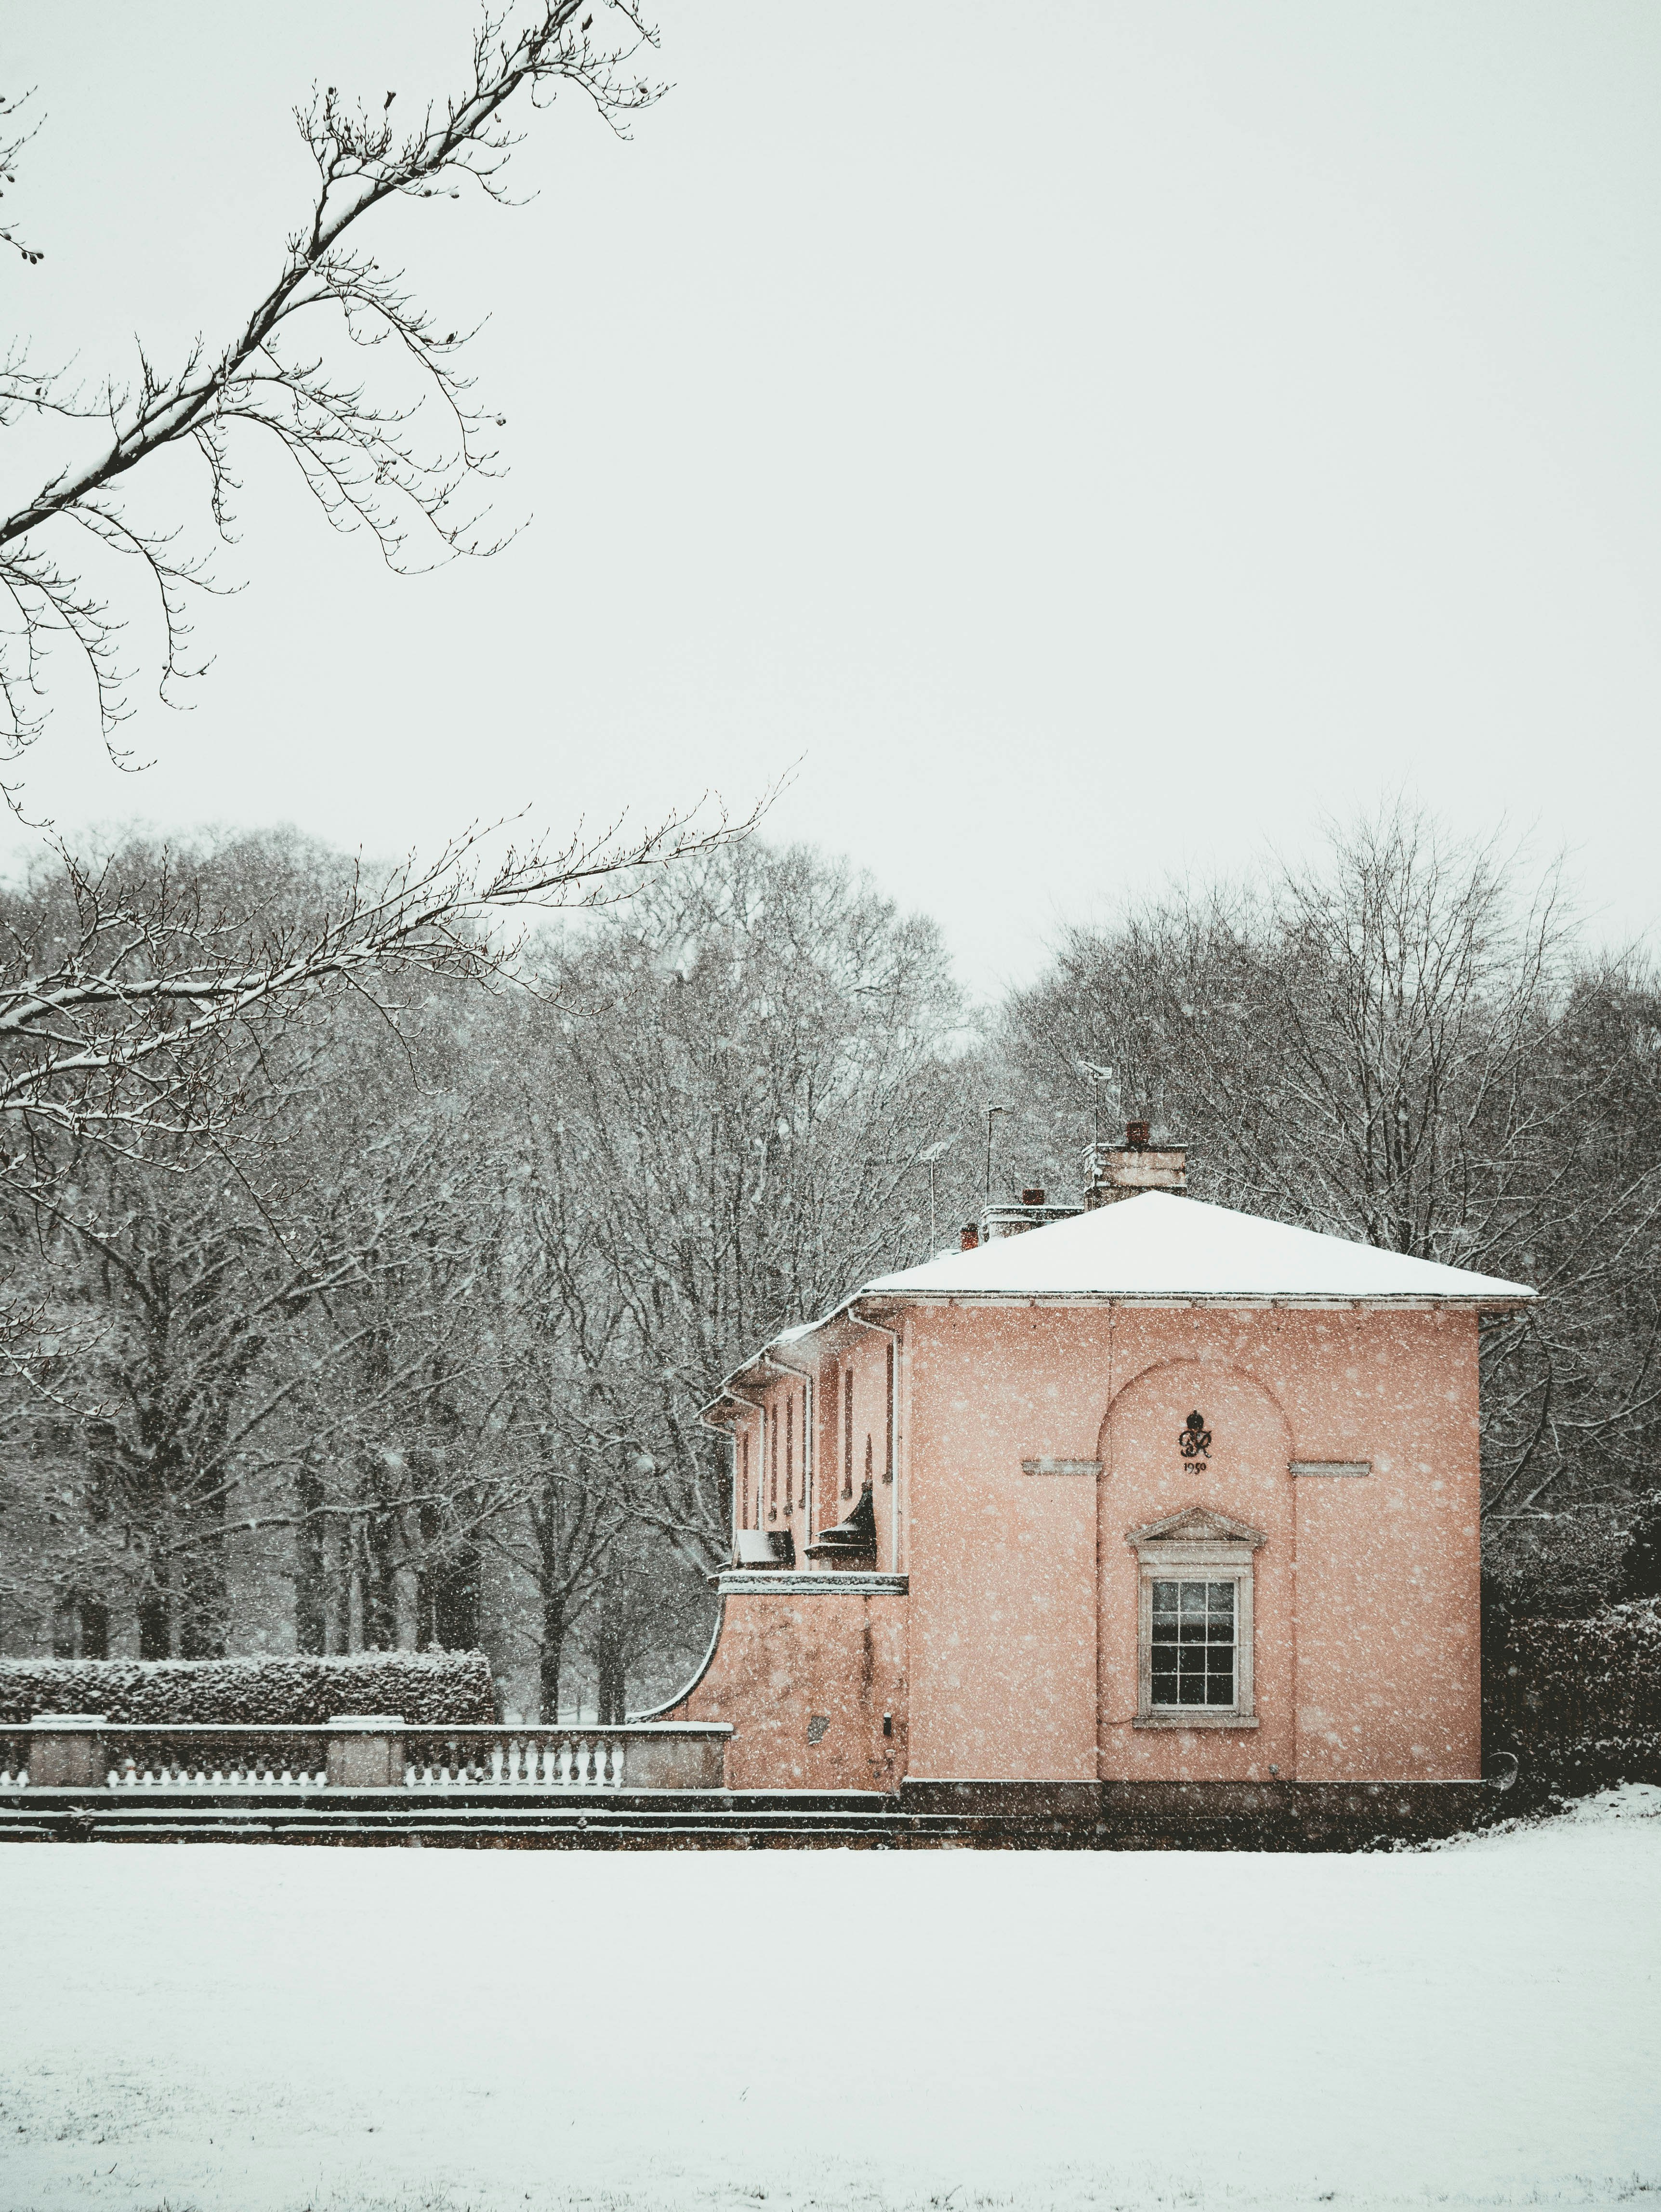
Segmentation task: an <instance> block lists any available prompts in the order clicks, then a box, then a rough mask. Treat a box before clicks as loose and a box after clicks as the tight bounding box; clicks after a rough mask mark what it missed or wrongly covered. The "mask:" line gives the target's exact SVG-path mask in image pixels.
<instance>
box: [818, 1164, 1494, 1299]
mask: <svg viewBox="0 0 1661 2212" xmlns="http://www.w3.org/2000/svg"><path fill="white" fill-rule="evenodd" d="M895 1292H897V1293H900V1294H902V1295H911V1296H916V1295H922V1294H927V1293H928V1292H938V1293H940V1294H943V1295H946V1296H949V1297H977V1296H978V1297H1007V1296H1013V1297H1110V1298H1111V1297H1125V1298H1144V1297H1146V1298H1164V1297H1171V1298H1179V1297H1196V1298H1223V1299H1227V1298H1315V1299H1324V1298H1367V1299H1372V1298H1414V1299H1418V1298H1448V1299H1456V1300H1458V1301H1460V1302H1462V1303H1463V1304H1468V1305H1475V1306H1487V1305H1489V1304H1493V1305H1495V1306H1509V1305H1513V1304H1520V1303H1521V1302H1523V1301H1524V1300H1526V1299H1529V1298H1532V1297H1534V1296H1535V1293H1534V1291H1531V1290H1530V1289H1529V1288H1528V1287H1527V1286H1526V1285H1524V1284H1522V1283H1506V1282H1501V1281H1500V1279H1498V1278H1497V1277H1496V1276H1493V1275H1477V1274H1473V1273H1470V1272H1469V1269H1467V1268H1464V1267H1443V1266H1442V1265H1441V1264H1440V1263H1439V1261H1433V1260H1413V1259H1409V1258H1408V1257H1407V1256H1406V1255H1405V1254H1403V1253H1400V1252H1381V1251H1380V1250H1379V1249H1378V1247H1377V1246H1376V1245H1372V1244H1353V1243H1350V1241H1349V1240H1348V1238H1347V1237H1323V1236H1320V1235H1318V1234H1317V1232H1316V1231H1314V1230H1312V1229H1293V1228H1289V1227H1288V1226H1287V1224H1286V1223H1285V1222H1283V1221H1265V1220H1263V1219H1262V1218H1261V1217H1260V1216H1259V1215H1257V1214H1255V1213H1236V1212H1233V1211H1232V1209H1231V1208H1230V1207H1228V1206H1206V1205H1204V1204H1202V1201H1201V1200H1198V1199H1196V1198H1174V1197H1171V1196H1169V1195H1167V1194H1165V1192H1163V1191H1144V1192H1143V1193H1142V1194H1141V1196H1140V1197H1137V1198H1124V1199H1120V1200H1117V1201H1116V1203H1115V1204H1113V1205H1111V1206H1098V1207H1097V1208H1096V1209H1095V1211H1094V1212H1089V1213H1075V1214H1074V1215H1072V1216H1071V1217H1070V1218H1068V1220H1065V1221H1053V1222H1051V1223H1050V1225H1049V1227H1048V1228H1044V1229H1029V1230H1027V1231H1025V1233H1024V1234H1022V1235H1020V1236H1019V1237H999V1238H997V1239H995V1241H994V1242H993V1243H989V1244H983V1245H981V1246H979V1247H978V1249H976V1250H975V1251H972V1252H948V1253H945V1254H942V1255H940V1257H939V1258H937V1259H934V1260H926V1261H924V1262H923V1264H922V1266H921V1267H907V1268H904V1269H903V1270H902V1272H901V1273H898V1274H897V1275H879V1276H878V1277H877V1278H876V1279H875V1281H873V1282H869V1283H867V1284H866V1285H865V1286H864V1289H863V1290H862V1291H861V1293H860V1295H861V1297H866V1296H873V1295H879V1294H880V1295H889V1294H891V1293H895Z"/></svg>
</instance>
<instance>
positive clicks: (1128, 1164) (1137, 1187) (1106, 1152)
mask: <svg viewBox="0 0 1661 2212" xmlns="http://www.w3.org/2000/svg"><path fill="white" fill-rule="evenodd" d="M1187 1188H1188V1154H1187V1153H1186V1152H1185V1151H1184V1150H1183V1147H1182V1146H1180V1145H1155V1144H1154V1142H1153V1129H1152V1128H1151V1127H1150V1126H1149V1124H1148V1123H1147V1122H1146V1121H1129V1122H1127V1123H1126V1125H1125V1133H1124V1142H1123V1145H1098V1146H1097V1147H1096V1149H1095V1151H1094V1152H1093V1153H1092V1156H1091V1178H1090V1188H1089V1189H1088V1190H1086V1193H1085V1194H1084V1202H1085V1204H1086V1206H1092V1207H1093V1206H1111V1205H1112V1204H1113V1203H1114V1201H1115V1200H1116V1199H1121V1198H1136V1197H1138V1196H1140V1195H1141V1193H1142V1192H1143V1191H1145V1190H1168V1191H1173V1192H1175V1193H1176V1194H1177V1196H1178V1197H1180V1196H1181V1195H1182V1194H1183V1192H1185V1191H1186V1190H1187Z"/></svg>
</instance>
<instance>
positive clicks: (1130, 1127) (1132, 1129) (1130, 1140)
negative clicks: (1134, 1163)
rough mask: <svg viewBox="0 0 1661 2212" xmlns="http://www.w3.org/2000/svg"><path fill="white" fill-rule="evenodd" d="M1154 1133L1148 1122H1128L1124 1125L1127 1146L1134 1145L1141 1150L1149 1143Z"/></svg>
mask: <svg viewBox="0 0 1661 2212" xmlns="http://www.w3.org/2000/svg"><path fill="white" fill-rule="evenodd" d="M1152 1133H1153V1132H1152V1130H1151V1129H1150V1127H1149V1125H1148V1124H1147V1122H1146V1121H1127V1122H1126V1123H1125V1125H1124V1140H1125V1142H1126V1144H1127V1145H1134V1146H1137V1147H1138V1148H1139V1149H1140V1148H1141V1147H1142V1146H1145V1145H1146V1144H1147V1140H1148V1139H1149V1137H1150V1136H1151V1134H1152Z"/></svg>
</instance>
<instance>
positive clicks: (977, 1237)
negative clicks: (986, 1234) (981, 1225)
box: [958, 1221, 981, 1252]
mask: <svg viewBox="0 0 1661 2212" xmlns="http://www.w3.org/2000/svg"><path fill="white" fill-rule="evenodd" d="M980 1241H981V1232H980V1231H979V1230H978V1229H977V1227H976V1226H975V1225H974V1223H973V1222H972V1221H965V1222H964V1225H963V1234H962V1236H961V1237H959V1239H958V1243H959V1244H960V1245H961V1247H962V1249H964V1251H965V1252H972V1251H973V1250H974V1249H975V1248H976V1246H977V1244H978V1243H980Z"/></svg>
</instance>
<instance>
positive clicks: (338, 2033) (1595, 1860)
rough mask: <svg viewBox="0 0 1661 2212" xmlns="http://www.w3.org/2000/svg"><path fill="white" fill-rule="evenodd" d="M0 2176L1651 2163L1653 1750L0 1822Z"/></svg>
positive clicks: (901, 2198)
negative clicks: (1186, 1826) (1315, 1811)
mask: <svg viewBox="0 0 1661 2212" xmlns="http://www.w3.org/2000/svg"><path fill="white" fill-rule="evenodd" d="M0 1884H3V1887H4V1894H5V1898H6V1902H7V1905H8V1908H9V1909H8V1911H7V1912H6V1916H5V1948H4V1954H3V1967H0V1973H3V1982H0V1988H3V2003H0V2085H3V2086H0V2112H3V2119H0V2205H3V2207H4V2208H5V2212H37V2208H38V2209H39V2212H60V2208H62V2209H63V2212H67V2208H70V2207H74V2208H76V2212H82V2208H88V2212H100V2208H105V2207H116V2206H120V2207H125V2208H131V2212H156V2208H161V2207H164V2206H165V2207H167V2208H169V2212H198V2208H200V2212H275V2208H282V2212H291V2208H292V2212H299V2208H301V2207H311V2208H313V2212H349V2208H350V2212H376V2209H377V2208H394V2207H395V2208H398V2212H428V2209H429V2208H430V2212H460V2208H462V2207H471V2208H473V2212H525V2208H527V2207H528V2208H532V2212H544V2208H553V2207H563V2206H565V2205H568V2204H593V2205H594V2206H596V2207H605V2208H630V2212H635V2208H639V2212H645V2208H647V2207H659V2206H663V2207H670V2206H683V2205H687V2206H693V2207H699V2208H706V2207H707V2208H716V2207H719V2208H721V2212H732V2208H737V2207H747V2208H754V2207H756V2206H757V2204H759V2203H761V2202H762V2201H764V2202H765V2204H766V2207H767V2212H785V2208H794V2207H797V2206H806V2205H809V2204H812V2205H815V2206H820V2207H827V2206H843V2205H846V2206H855V2205H858V2206H861V2207H865V2206H872V2205H875V2204H883V2205H886V2206H889V2207H892V2208H898V2207H903V2206H904V2207H910V2206H917V2207H920V2208H922V2207H928V2206H931V2205H944V2204H945V2203H947V2201H948V2200H949V2203H950V2205H951V2207H952V2212H970V2208H973V2207H975V2206H977V2205H979V2204H997V2205H1013V2206H1018V2207H1027V2206H1032V2207H1046V2208H1048V2207H1056V2208H1072V2207H1075V2206H1077V2207H1085V2206H1090V2207H1101V2208H1105V2207H1107V2206H1110V2205H1117V2206H1126V2207H1129V2206H1135V2207H1141V2206H1153V2205H1166V2204H1184V2205H1187V2204H1197V2205H1209V2206H1263V2207H1269V2206H1273V2207H1275V2208H1277V2212H1280V2209H1281V2208H1284V2212H1294V2209H1295V2208H1301V2207H1303V2206H1305V2205H1314V2204H1317V2203H1327V2204H1335V2205H1338V2206H1340V2207H1342V2206H1352V2207H1354V2206H1374V2205H1394V2204H1403V2205H1407V2204H1412V2205H1424V2204H1427V2203H1429V2204H1450V2205H1458V2206H1484V2205H1506V2206H1512V2205H1519V2204H1558V2203H1561V2204H1587V2203H1595V2204H1604V2203H1622V2202H1627V2201H1652V2200H1651V2198H1650V2191H1657V2192H1658V2195H1661V1972H1658V1969H1661V1790H1625V1791H1621V1792H1619V1793H1612V1794H1611V1795H1610V1796H1608V1797H1606V1798H1604V1799H1602V1800H1599V1801H1597V1803H1595V1804H1594V1805H1592V1806H1591V1807H1588V1808H1585V1809H1584V1810H1583V1811H1582V1812H1580V1813H1579V1814H1577V1815H1575V1816H1574V1817H1573V1818H1569V1819H1565V1820H1560V1821H1557V1822H1555V1823H1552V1824H1550V1825H1548V1826H1543V1827H1540V1828H1536V1829H1533V1830H1529V1831H1524V1832H1518V1833H1515V1834H1510V1835H1504V1836H1498V1837H1493V1838H1487V1839H1484V1840H1482V1841H1480V1842H1471V1843H1463V1844H1457V1845H1455V1846H1453V1847H1451V1848H1448V1849H1445V1850H1436V1851H1428V1852H1415V1853H1402V1854H1397V1855H1395V1856H1390V1857H1365V1858H1342V1857H1309V1858H1294V1857H1246V1856H1239V1857H1226V1856H1223V1855H1216V1856H1189V1855H1188V1854H1176V1853H1165V1854H1149V1855H1146V1856H1132V1855H1130V1854H1126V1853H1104V1854H1102V1855H1100V1856H1092V1857H1086V1856H1082V1855H1080V1856H1076V1857H1074V1856H1066V1857H1062V1856H1056V1857H1050V1856H1043V1855H1037V1854H1033V1855H1016V1854H1008V1855H1005V1854H999V1853H971V1852H966V1851H965V1852H939V1853H916V1854H915V1855H913V1854H905V1853H898V1852H897V1853H892V1854H890V1853H877V1852H873V1853H863V1852H850V1853H831V1852H801V1853H788V1852H754V1853H745V1854H739V1853H733V1854H730V1855H727V1854H715V1853H707V1854H705V1853H691V1852H688V1853H684V1854H680V1853H662V1854H658V1853H653V1854H637V1855H628V1856H624V1855H618V1856H611V1855H606V1854H601V1853H593V1854H589V1853H582V1854H577V1853H570V1852H551V1851H549V1852H544V1851H526V1852H501V1853H477V1852H461V1851H441V1850H423V1851H419V1852H418V1851H415V1850H362V1851H351V1850H297V1849H286V1850H284V1849H277V1848H269V1849H260V1848H258V1847H254V1848H240V1849H239V1848H237V1847H235V1846H225V1845H192V1846H187V1847H173V1848H168V1847H167V1846H161V1845H157V1846H148V1845H146V1846H137V1845H107V1846H100V1845H91V1846H86V1847H81V1848H71V1847H68V1846H64V1845H55V1846H54V1845H21V1846H15V1847H11V1848H9V1849H7V1850H4V1851H3V1852H0Z"/></svg>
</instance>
